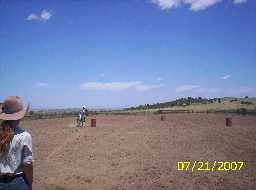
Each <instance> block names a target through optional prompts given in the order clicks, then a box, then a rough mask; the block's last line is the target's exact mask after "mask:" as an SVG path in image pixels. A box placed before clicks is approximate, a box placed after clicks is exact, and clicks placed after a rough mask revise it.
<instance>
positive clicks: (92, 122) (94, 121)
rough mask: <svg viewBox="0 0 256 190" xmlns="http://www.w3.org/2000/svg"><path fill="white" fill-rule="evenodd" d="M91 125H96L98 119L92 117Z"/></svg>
mask: <svg viewBox="0 0 256 190" xmlns="http://www.w3.org/2000/svg"><path fill="white" fill-rule="evenodd" d="M91 127H96V119H91Z"/></svg>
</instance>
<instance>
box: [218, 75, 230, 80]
mask: <svg viewBox="0 0 256 190" xmlns="http://www.w3.org/2000/svg"><path fill="white" fill-rule="evenodd" d="M230 77H231V75H225V76H222V77H220V78H221V79H223V80H226V79H228V78H230Z"/></svg>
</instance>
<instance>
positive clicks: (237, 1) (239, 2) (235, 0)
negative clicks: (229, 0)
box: [233, 0, 247, 4]
mask: <svg viewBox="0 0 256 190" xmlns="http://www.w3.org/2000/svg"><path fill="white" fill-rule="evenodd" d="M246 2H247V0H234V1H233V3H234V4H242V3H246Z"/></svg>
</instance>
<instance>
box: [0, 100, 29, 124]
mask: <svg viewBox="0 0 256 190" xmlns="http://www.w3.org/2000/svg"><path fill="white" fill-rule="evenodd" d="M28 110H29V104H28V105H27V106H26V107H24V106H23V104H22V101H21V99H20V97H19V96H8V97H7V98H6V99H5V100H4V102H3V103H2V104H1V105H0V120H20V119H22V118H23V117H24V116H25V114H26V113H27V112H28Z"/></svg>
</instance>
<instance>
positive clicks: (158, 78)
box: [156, 77, 164, 81]
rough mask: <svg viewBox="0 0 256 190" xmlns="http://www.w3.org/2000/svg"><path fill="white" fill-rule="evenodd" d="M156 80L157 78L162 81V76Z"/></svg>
mask: <svg viewBox="0 0 256 190" xmlns="http://www.w3.org/2000/svg"><path fill="white" fill-rule="evenodd" d="M156 80H158V81H162V80H164V79H163V78H162V77H157V79H156Z"/></svg>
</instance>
